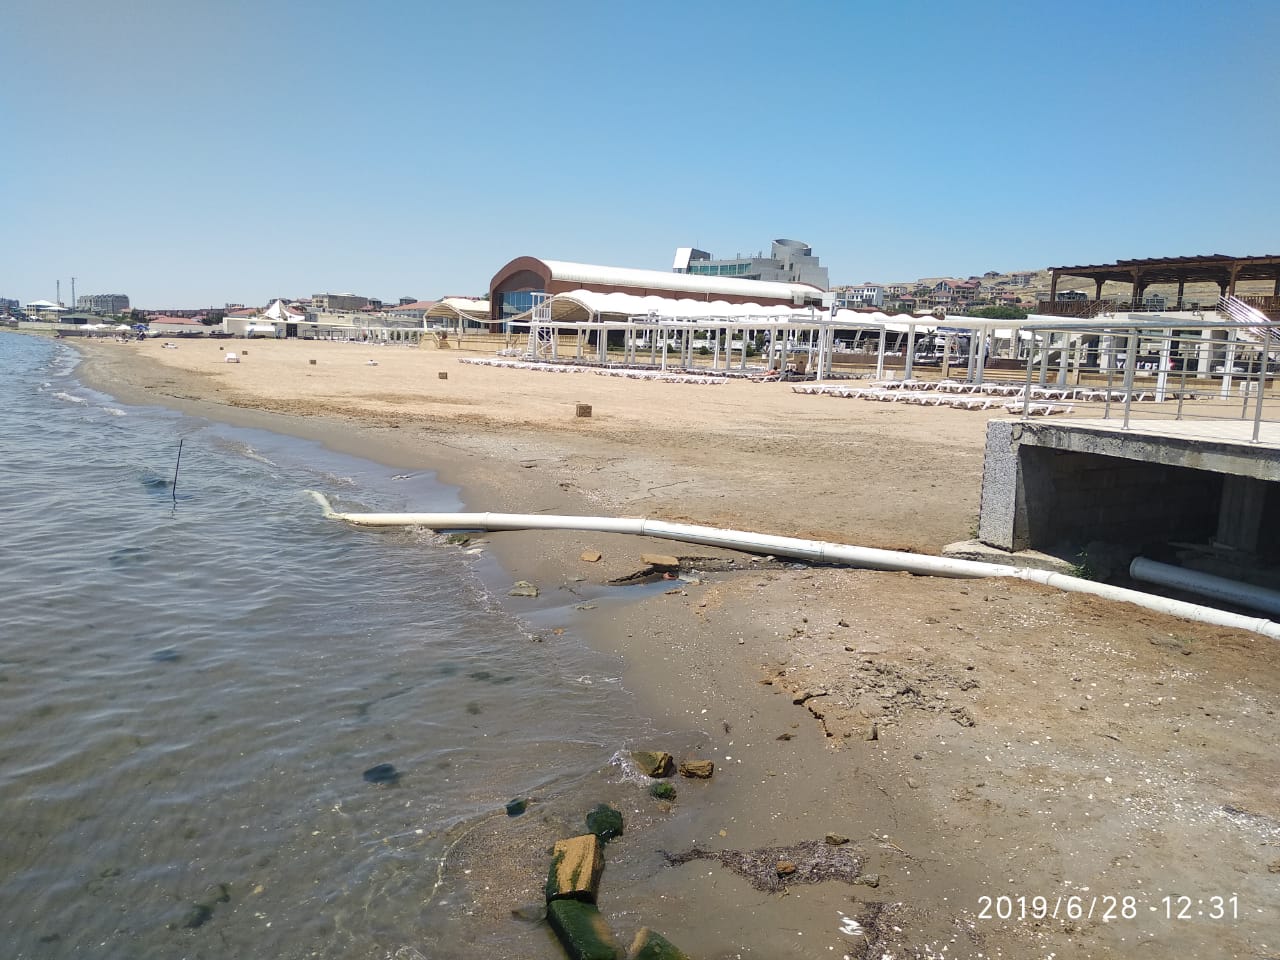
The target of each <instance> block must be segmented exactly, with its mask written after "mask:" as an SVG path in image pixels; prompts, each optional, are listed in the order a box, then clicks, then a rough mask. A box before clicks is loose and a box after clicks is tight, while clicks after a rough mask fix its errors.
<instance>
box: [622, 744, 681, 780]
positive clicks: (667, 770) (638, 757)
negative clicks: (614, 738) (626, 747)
mask: <svg viewBox="0 0 1280 960" xmlns="http://www.w3.org/2000/svg"><path fill="white" fill-rule="evenodd" d="M631 762H632V763H634V764H635V765H636V767H637V768H638V769H639V770H640V772H641V773H643V774H644V775H645V776H646V777H669V776H671V774H672V773H674V772H675V761H674V760H673V759H672V757H671V754H669V753H667V752H666V751H665V750H632V751H631Z"/></svg>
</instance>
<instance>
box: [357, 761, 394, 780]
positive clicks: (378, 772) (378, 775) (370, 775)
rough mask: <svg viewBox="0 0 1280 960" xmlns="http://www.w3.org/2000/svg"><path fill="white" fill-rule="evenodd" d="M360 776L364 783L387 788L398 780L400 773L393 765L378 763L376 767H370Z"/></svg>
mask: <svg viewBox="0 0 1280 960" xmlns="http://www.w3.org/2000/svg"><path fill="white" fill-rule="evenodd" d="M361 776H363V777H364V779H365V782H366V783H373V784H377V785H378V786H388V785H391V784H394V783H396V782H397V781H398V780H399V779H400V771H399V770H397V769H396V768H395V764H392V763H379V764H378V765H377V766H373V767H370V768H369V769H368V770H366V771H365V772H364V773H363V774H361Z"/></svg>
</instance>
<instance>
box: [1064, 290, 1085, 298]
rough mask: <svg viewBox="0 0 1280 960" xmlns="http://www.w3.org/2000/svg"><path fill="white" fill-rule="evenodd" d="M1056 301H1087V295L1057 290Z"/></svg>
mask: <svg viewBox="0 0 1280 960" xmlns="http://www.w3.org/2000/svg"><path fill="white" fill-rule="evenodd" d="M1058 299H1059V300H1088V299H1089V294H1087V293H1085V292H1084V291H1083V290H1059V291H1058Z"/></svg>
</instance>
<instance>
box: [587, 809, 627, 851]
mask: <svg viewBox="0 0 1280 960" xmlns="http://www.w3.org/2000/svg"><path fill="white" fill-rule="evenodd" d="M587 829H588V830H590V831H591V832H592V833H594V834H595V835H596V836H597V837H599V838H600V842H601V843H608V842H609V841H610V840H613V839H615V838H617V837H620V836H622V813H621V812H620V811H618V810H615V809H613V807H611V806H609V805H608V804H607V803H601V804H598V805H597V806H596V807H595V808H594V809H593V810H592V811H591V812H590V813H588V814H587Z"/></svg>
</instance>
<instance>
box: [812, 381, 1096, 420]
mask: <svg viewBox="0 0 1280 960" xmlns="http://www.w3.org/2000/svg"><path fill="white" fill-rule="evenodd" d="M791 389H792V390H793V391H794V392H795V393H807V394H822V395H824V396H831V397H846V398H848V399H853V400H879V401H881V402H884V403H914V404H918V405H920V406H926V407H951V408H953V409H956V410H990V409H993V408H996V407H1000V408H1002V409H1004V410H1007V411H1009V412H1010V413H1018V414H1021V413H1024V412H1025V413H1026V415H1027V416H1030V417H1038V416H1048V415H1050V414H1055V413H1070V412H1071V411H1072V409H1073V408H1072V406H1071V405H1070V404H1064V403H1052V402H1047V401H1035V400H1033V401H1032V402H1031V403H1029V404H1024V403H1023V401H1022V400H1021V399H1017V400H1013V401H1010V400H1009V399H1008V397H1006V396H991V395H984V394H957V393H949V392H947V391H945V390H944V391H937V390H911V389H902V388H900V387H898V388H890V389H885V388H883V387H863V388H855V387H835V386H804V387H792V388H791ZM1024 408H1025V409H1024Z"/></svg>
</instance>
